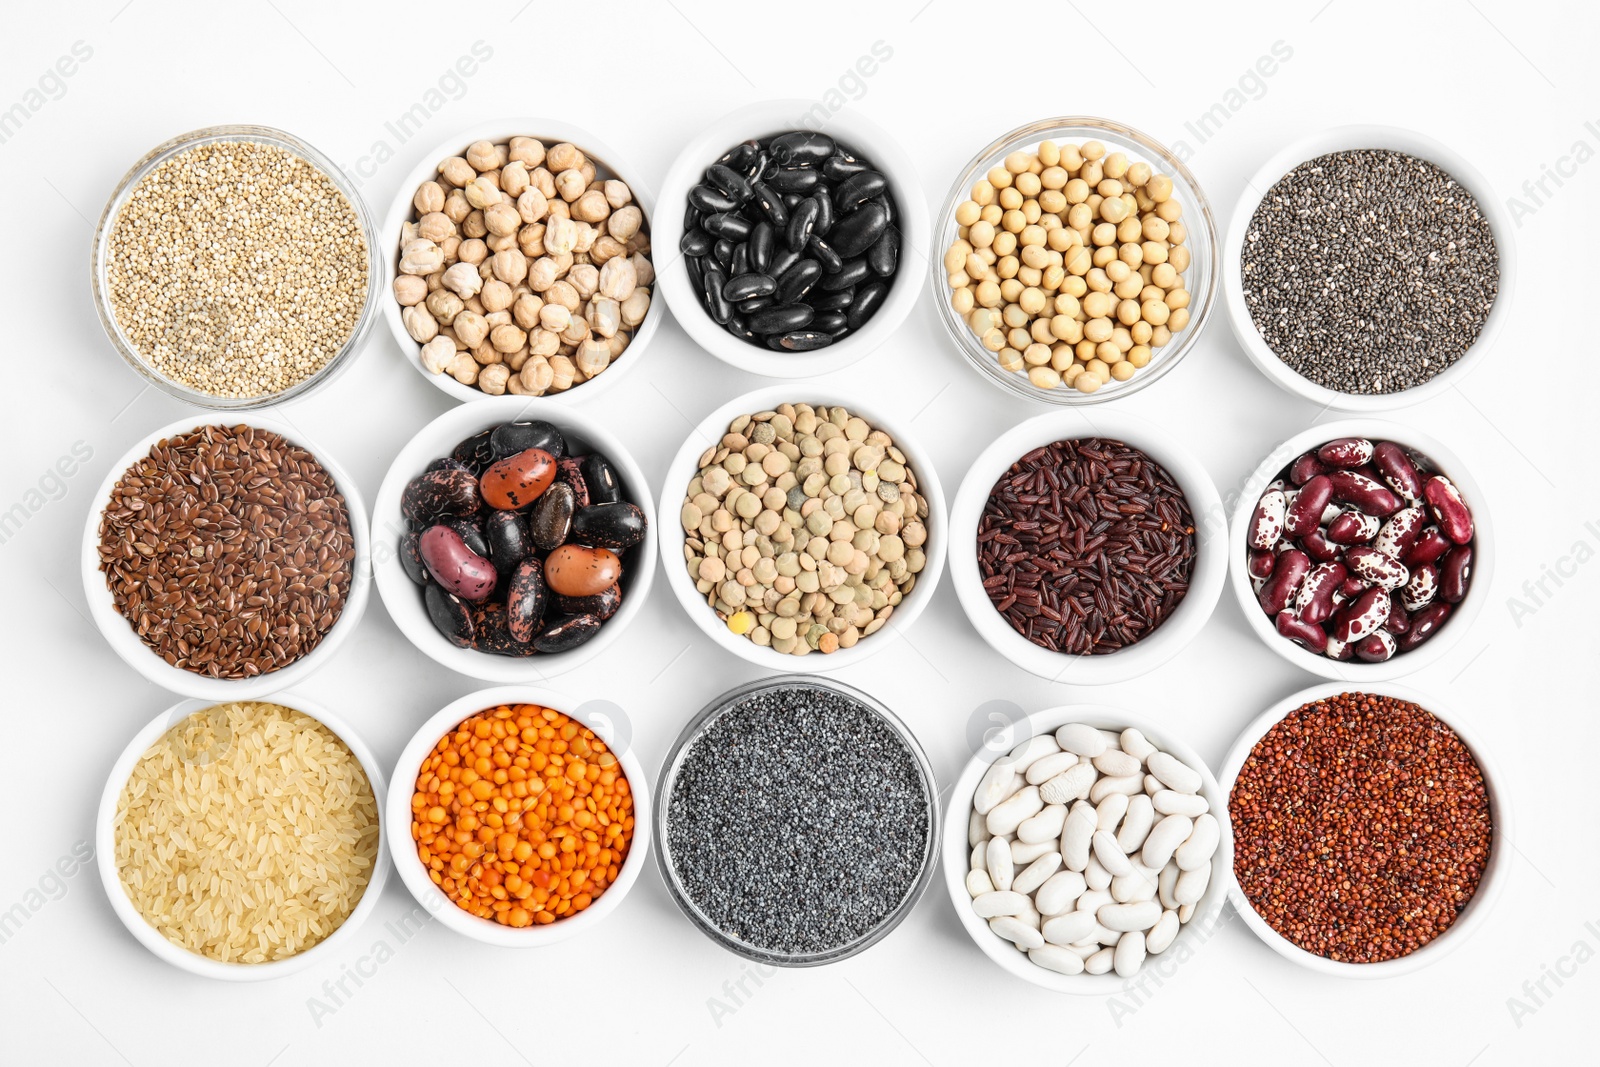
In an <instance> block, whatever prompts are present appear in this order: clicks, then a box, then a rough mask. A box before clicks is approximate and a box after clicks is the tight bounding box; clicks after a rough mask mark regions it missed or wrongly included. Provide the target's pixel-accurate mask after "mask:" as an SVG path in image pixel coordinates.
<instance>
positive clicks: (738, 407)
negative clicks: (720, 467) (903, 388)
mask: <svg viewBox="0 0 1600 1067" xmlns="http://www.w3.org/2000/svg"><path fill="white" fill-rule="evenodd" d="M784 403H789V404H797V403H805V404H811V405H813V406H821V405H826V406H829V407H832V406H834V405H842V406H843V407H844V408H845V409H846V410H847V411H849V412H850V413H851V414H852V415H859V416H861V417H862V418H863V419H866V420H867V422H869V423H871V424H872V428H873V429H875V430H882V431H883V432H884V433H886V434H888V435H889V436H890V437H892V438H893V439H894V443H895V446H896V447H898V448H899V449H900V450H901V451H902V452H904V453H905V455H906V459H907V460H908V461H909V466H910V467H911V469H912V471H913V472H915V473H916V476H917V487H918V490H919V491H920V492H921V493H922V496H923V499H925V500H926V501H927V502H928V517H927V519H926V520H924V521H925V523H926V525H927V527H928V540H927V543H926V544H924V545H923V546H922V550H923V552H924V554H926V556H927V563H926V565H925V566H924V567H923V569H922V573H921V574H919V575H918V576H917V584H916V587H915V588H913V589H912V590H911V594H910V595H909V596H907V597H906V598H905V599H904V600H902V601H901V603H900V606H899V607H897V608H895V609H894V613H893V614H892V615H890V616H889V622H888V625H886V626H883V627H881V628H879V630H878V631H877V632H876V633H874V634H873V635H872V636H870V637H863V638H862V639H861V640H860V641H858V642H857V643H856V645H855V646H854V647H852V648H841V649H839V650H838V651H837V652H833V653H829V654H826V655H825V654H823V653H820V652H812V653H808V654H806V655H804V656H794V655H786V654H784V653H782V652H774V651H773V650H772V649H770V648H764V647H762V646H761V645H758V644H756V643H755V642H754V641H752V640H750V639H749V638H748V637H740V636H739V635H737V634H734V633H733V632H731V631H730V630H729V629H728V627H727V624H725V623H724V622H723V621H722V620H721V619H719V618H717V613H716V612H715V611H713V610H712V609H711V607H710V605H708V604H707V603H706V598H705V597H704V596H703V595H702V594H701V593H700V591H699V590H697V589H696V588H695V583H694V582H693V580H691V579H690V577H689V571H688V568H687V567H685V566H684V559H683V541H684V533H683V523H682V521H681V520H680V518H679V515H680V514H681V512H682V510H683V495H684V491H685V490H686V489H688V487H689V483H690V481H692V480H693V479H694V476H695V473H696V472H697V471H698V470H699V469H700V467H699V461H700V456H701V455H702V454H703V453H704V452H705V451H706V449H708V448H710V447H712V446H713V445H715V444H716V443H717V442H719V441H721V440H722V436H723V434H725V433H727V432H728V424H729V423H731V422H732V421H733V420H734V419H736V418H738V417H739V416H740V415H753V414H755V413H756V412H758V411H770V410H772V409H773V408H775V407H777V406H778V405H779V404H784ZM927 455H928V453H927V452H926V451H924V450H923V448H922V446H921V444H920V443H919V442H918V440H917V438H916V436H915V435H914V434H912V433H911V432H910V431H909V428H908V425H907V424H906V423H905V422H902V421H901V420H900V419H899V417H898V416H895V415H889V416H888V417H885V414H884V411H883V409H882V408H880V407H878V405H877V403H876V402H875V401H868V402H867V403H866V404H865V405H863V404H859V403H857V402H856V401H855V400H854V399H852V398H850V397H848V396H844V395H841V394H839V393H838V392H836V391H834V390H832V389H815V388H812V387H811V386H807V385H799V384H796V385H771V386H767V387H766V388H764V389H757V390H756V391H754V392H752V393H746V394H745V395H743V396H740V397H735V398H734V399H732V400H730V401H728V402H727V403H726V404H724V405H722V406H721V407H720V408H718V409H717V410H715V411H713V412H712V413H711V414H710V415H707V416H706V417H705V419H704V420H702V421H701V423H700V425H699V426H696V427H695V428H694V430H693V432H691V433H690V434H689V436H688V438H687V439H686V440H685V441H684V442H683V445H682V447H680V448H679V449H678V454H677V455H676V456H674V457H673V459H672V463H671V465H670V466H668V467H667V478H666V481H665V482H664V483H663V484H662V488H661V511H660V514H659V516H657V518H656V520H655V521H656V537H657V538H658V539H659V541H660V545H661V559H662V562H663V563H664V564H665V569H666V572H667V585H668V586H669V587H670V588H671V589H672V591H673V593H675V594H676V595H677V597H678V603H680V604H682V605H683V610H684V611H685V612H686V613H687V614H688V616H689V619H690V620H691V621H692V622H693V623H694V624H695V625H696V626H698V627H699V628H700V629H701V630H702V631H703V632H704V633H705V634H706V636H708V637H710V638H711V640H713V641H715V642H716V643H717V644H719V645H721V646H722V647H723V648H725V649H727V650H728V651H729V652H732V653H733V654H734V655H735V656H739V657H740V658H742V659H746V660H749V661H750V662H751V663H754V664H756V665H757V666H760V667H765V668H767V669H768V670H775V671H789V672H796V673H812V672H815V671H825V670H833V669H835V668H838V667H843V666H846V665H847V664H851V663H858V662H860V661H861V660H863V659H865V658H866V657H867V656H870V655H872V654H873V653H874V652H877V651H879V650H880V649H882V648H884V647H885V646H886V645H888V643H889V642H890V640H892V639H893V638H896V637H899V636H901V635H902V634H903V633H904V632H905V631H906V630H907V629H909V628H910V626H911V624H912V623H914V622H916V620H917V617H918V616H920V615H921V614H922V612H923V610H924V609H925V608H927V606H928V604H929V603H930V602H931V601H932V600H933V593H934V590H935V589H937V588H938V587H939V575H940V572H941V571H942V570H943V569H944V555H945V529H946V527H945V500H944V489H943V488H941V487H940V485H939V474H938V472H937V471H935V470H934V468H933V464H932V463H931V462H930V461H929V460H928V458H927Z"/></svg>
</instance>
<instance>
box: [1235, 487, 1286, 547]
mask: <svg viewBox="0 0 1600 1067" xmlns="http://www.w3.org/2000/svg"><path fill="white" fill-rule="evenodd" d="M1288 506H1289V501H1288V498H1287V497H1285V496H1284V495H1283V491H1282V490H1281V489H1270V490H1268V491H1267V492H1265V493H1263V494H1262V496H1261V499H1260V500H1259V501H1257V502H1256V510H1255V512H1254V513H1253V514H1251V516H1250V525H1249V527H1247V528H1246V530H1245V535H1244V540H1245V544H1247V545H1249V546H1250V547H1251V548H1255V549H1262V550H1265V549H1269V548H1271V547H1272V546H1273V545H1275V544H1277V543H1278V538H1280V537H1282V536H1283V517H1284V513H1285V511H1287V510H1288Z"/></svg>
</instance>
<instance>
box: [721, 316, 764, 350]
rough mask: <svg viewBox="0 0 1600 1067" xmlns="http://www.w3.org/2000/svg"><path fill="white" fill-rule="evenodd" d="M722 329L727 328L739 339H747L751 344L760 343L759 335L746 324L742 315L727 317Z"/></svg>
mask: <svg viewBox="0 0 1600 1067" xmlns="http://www.w3.org/2000/svg"><path fill="white" fill-rule="evenodd" d="M723 329H725V330H727V331H728V332H729V333H731V334H733V335H734V336H735V337H737V338H739V340H741V341H748V342H749V343H750V344H753V345H758V344H760V343H761V335H760V334H758V333H756V332H755V331H754V330H752V329H751V328H750V327H749V325H748V324H746V322H745V321H744V316H743V315H733V316H731V317H730V318H729V319H728V323H727V325H726V326H724V327H723Z"/></svg>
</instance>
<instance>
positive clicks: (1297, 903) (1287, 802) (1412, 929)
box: [1228, 693, 1492, 963]
mask: <svg viewBox="0 0 1600 1067" xmlns="http://www.w3.org/2000/svg"><path fill="white" fill-rule="evenodd" d="M1228 810H1229V814H1230V815H1231V816H1232V820H1233V832H1234V863H1233V866H1234V874H1235V875H1236V876H1237V878H1238V880H1239V886H1240V888H1241V889H1243V891H1244V894H1245V896H1246V897H1248V898H1249V900H1250V904H1251V906H1252V907H1254V908H1255V910H1256V912H1257V913H1258V914H1260V916H1261V917H1262V918H1263V919H1265V920H1266V922H1267V924H1268V925H1269V926H1271V927H1272V928H1273V929H1274V930H1276V931H1277V932H1278V933H1279V934H1281V935H1282V936H1283V937H1285V938H1287V939H1288V940H1289V941H1291V942H1293V943H1294V944H1296V945H1298V946H1299V947H1301V948H1303V949H1305V950H1306V951H1307V952H1312V953H1315V954H1316V955H1318V956H1323V957H1326V958H1328V959H1331V960H1339V961H1342V962H1346V963H1377V962H1380V961H1383V960H1392V959H1398V958H1399V957H1401V956H1406V955H1409V954H1410V953H1412V952H1415V951H1416V950H1417V949H1419V948H1421V947H1422V946H1423V945H1426V944H1427V943H1428V942H1430V941H1432V940H1433V939H1434V938H1436V937H1438V936H1439V935H1441V934H1443V933H1444V932H1445V931H1446V930H1447V929H1449V928H1450V926H1451V924H1452V923H1454V922H1455V920H1456V918H1457V916H1458V915H1460V913H1461V910H1462V909H1463V908H1465V907H1466V905H1467V903H1468V902H1469V901H1471V899H1472V896H1473V894H1474V893H1475V892H1476V891H1477V888H1478V881H1479V879H1480V878H1482V876H1483V872H1484V869H1485V868H1486V867H1487V866H1488V862H1489V852H1490V845H1491V836H1492V826H1491V822H1490V815H1489V793H1488V789H1487V787H1486V786H1485V785H1484V781H1483V774H1482V772H1481V771H1480V770H1479V769H1478V764H1477V761H1476V760H1474V759H1473V757H1472V753H1471V752H1470V751H1468V749H1467V747H1466V745H1465V744H1464V743H1463V742H1462V740H1461V738H1460V737H1458V736H1457V735H1456V733H1455V731H1454V730H1452V729H1450V727H1449V726H1447V725H1445V724H1444V723H1443V722H1441V721H1440V720H1439V719H1437V718H1435V717H1434V716H1433V715H1431V714H1429V713H1428V712H1427V711H1426V710H1425V709H1423V708H1421V707H1419V706H1418V705H1416V704H1413V703H1410V702H1409V701H1404V700H1397V699H1395V698H1393V697H1386V696H1374V695H1371V694H1367V693H1341V694H1340V695H1338V696H1335V697H1330V698H1328V699H1326V700H1319V701H1316V702H1315V703H1311V704H1306V705H1304V706H1303V707H1300V708H1298V709H1296V710H1295V711H1292V712H1290V713H1289V714H1288V715H1287V716H1285V717H1284V719H1283V720H1282V721H1281V722H1279V723H1278V724H1277V725H1276V726H1274V727H1273V728H1272V729H1271V730H1269V731H1267V734H1266V736H1265V737H1263V738H1262V739H1261V740H1260V741H1258V742H1257V743H1256V746H1255V748H1253V749H1252V750H1251V752H1250V756H1249V758H1248V759H1246V760H1245V763H1244V766H1243V768H1241V769H1240V771H1239V778H1238V780H1237V781H1236V782H1235V783H1234V787H1233V791H1232V794H1231V796H1230V797H1229V800H1228Z"/></svg>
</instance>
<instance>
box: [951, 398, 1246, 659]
mask: <svg viewBox="0 0 1600 1067" xmlns="http://www.w3.org/2000/svg"><path fill="white" fill-rule="evenodd" d="M1085 437H1102V438H1110V439H1114V440H1119V441H1122V442H1123V443H1124V444H1127V445H1130V446H1132V447H1135V448H1138V449H1139V450H1141V451H1143V452H1144V453H1146V454H1147V455H1149V456H1150V457H1151V458H1152V459H1154V460H1156V461H1157V462H1158V463H1159V464H1160V465H1161V466H1162V467H1163V468H1165V469H1166V471H1167V473H1169V474H1170V475H1172V477H1173V479H1174V480H1175V481H1176V482H1177V484H1178V487H1179V488H1180V489H1182V490H1183V494H1184V496H1185V497H1186V498H1187V499H1188V501H1189V508H1190V511H1191V512H1193V514H1194V518H1195V539H1196V544H1195V548H1196V553H1195V567H1194V572H1193V573H1192V574H1191V576H1190V579H1189V591H1188V593H1187V594H1186V595H1185V596H1184V598H1183V600H1182V601H1181V602H1180V603H1179V604H1178V606H1177V607H1176V608H1175V609H1174V610H1173V612H1172V614H1171V615H1169V616H1168V617H1167V618H1166V619H1165V620H1164V621H1163V622H1162V623H1161V625H1160V626H1158V627H1156V629H1155V631H1154V632H1153V633H1151V634H1149V635H1148V636H1146V637H1145V638H1144V639H1143V640H1140V641H1138V642H1136V643H1134V644H1132V645H1129V646H1127V647H1125V648H1123V649H1121V650H1119V651H1117V652H1112V653H1108V654H1106V655H1102V656H1068V655H1065V654H1063V653H1058V652H1051V651H1049V650H1048V649H1045V648H1041V647H1039V646H1037V645H1035V644H1033V642H1031V641H1029V640H1028V639H1027V638H1026V637H1023V636H1022V635H1021V634H1019V633H1017V632H1016V631H1015V630H1013V629H1012V628H1011V625H1010V624H1009V623H1007V622H1006V621H1005V619H1004V618H1003V617H1002V616H1001V615H1000V613H999V612H997V611H995V609H994V605H993V603H991V602H990V600H989V595H988V594H987V593H986V592H984V589H983V579H982V576H981V573H980V572H979V570H978V553H977V529H978V520H979V517H980V516H981V515H982V514H983V508H984V505H985V503H986V502H987V501H988V499H989V491H990V490H991V489H992V488H993V487H994V483H995V480H996V479H998V478H999V477H1000V475H1001V474H1003V473H1004V472H1005V471H1006V470H1007V469H1009V468H1010V467H1011V465H1012V464H1013V463H1015V462H1016V461H1017V460H1018V459H1020V458H1021V457H1022V456H1024V455H1026V454H1027V453H1028V452H1029V451H1031V450H1032V449H1034V448H1036V447H1039V446H1041V445H1045V444H1050V443H1052V442H1055V441H1062V440H1068V439H1074V438H1085ZM950 529H951V532H952V535H951V549H950V581H951V584H953V585H954V586H955V590H956V596H957V598H958V599H959V600H960V601H961V609H962V611H963V612H964V613H965V614H966V616H967V620H968V621H969V622H970V623H971V624H972V627H973V628H974V629H975V630H977V631H978V634H979V636H980V637H982V638H983V639H984V641H985V642H986V643H987V644H988V645H989V647H990V648H992V649H994V650H995V651H996V652H998V653H1000V654H1001V655H1002V656H1004V657H1005V658H1006V659H1007V660H1009V661H1010V662H1011V663H1012V664H1014V665H1015V666H1017V667H1020V668H1022V669H1023V670H1025V671H1027V672H1028V673H1030V674H1033V675H1036V676H1037V677H1040V678H1043V679H1045V680H1047V681H1049V682H1051V683H1053V684H1061V685H1105V684H1108V683H1111V682H1122V681H1127V680H1129V679H1131V678H1136V677H1139V676H1140V675H1143V674H1146V673H1148V672H1149V671H1152V670H1154V669H1156V668H1157V667H1159V666H1160V665H1161V664H1163V663H1165V662H1167V661H1168V660H1169V659H1171V658H1172V657H1173V656H1176V655H1177V654H1178V653H1179V652H1181V651H1182V650H1183V649H1184V648H1185V647H1186V646H1187V645H1188V644H1189V643H1190V642H1191V641H1193V640H1194V638H1195V637H1196V636H1198V634H1199V633H1200V631H1201V630H1202V629H1204V628H1205V624H1206V622H1207V620H1208V619H1210V618H1211V613H1212V612H1213V611H1214V610H1215V609H1216V606H1217V598H1218V597H1220V596H1221V595H1222V586H1223V584H1224V583H1225V582H1226V580H1227V569H1228V567H1227V563H1228V561H1227V557H1226V556H1225V555H1223V554H1222V553H1223V552H1224V551H1225V548H1224V545H1225V542H1226V532H1227V526H1226V512H1225V511H1224V510H1223V506H1222V497H1221V496H1220V495H1219V494H1218V492H1217V487H1216V483H1215V482H1213V481H1212V479H1211V475H1210V474H1209V473H1208V472H1207V471H1206V469H1205V465H1204V464H1202V463H1201V462H1200V459H1199V458H1198V457H1197V456H1195V455H1194V453H1193V452H1191V451H1190V450H1189V448H1188V446H1187V445H1185V444H1184V443H1183V442H1182V441H1181V440H1179V439H1178V438H1177V437H1176V436H1174V435H1172V434H1169V433H1167V432H1166V431H1164V430H1163V429H1161V428H1160V427H1158V426H1157V425H1155V424H1154V423H1152V422H1149V421H1147V420H1145V419H1143V418H1140V417H1138V416H1135V415H1130V414H1126V413H1124V412H1120V411H1112V410H1096V411H1094V412H1093V413H1092V414H1091V413H1089V412H1087V411H1083V410H1079V409H1076V408H1071V407H1064V408H1059V409H1056V410H1053V411H1047V412H1045V413H1043V414H1040V415H1035V416H1034V417H1033V418H1031V419H1028V420H1026V421H1024V422H1022V423H1020V424H1018V425H1017V426H1015V427H1013V428H1012V429H1010V430H1008V431H1006V432H1005V433H1003V434H1001V435H1000V436H999V437H998V438H996V439H995V440H994V441H993V442H992V443H991V444H989V445H988V446H987V447H986V448H984V450H983V451H982V452H980V453H979V454H978V456H977V458H975V459H974V460H973V461H972V465H971V466H970V467H969V468H968V469H967V473H966V475H965V476H964V477H963V478H962V480H961V488H960V489H959V490H957V492H956V497H955V503H954V504H953V505H951V508H950ZM958 539H959V543H957V540H958Z"/></svg>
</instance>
